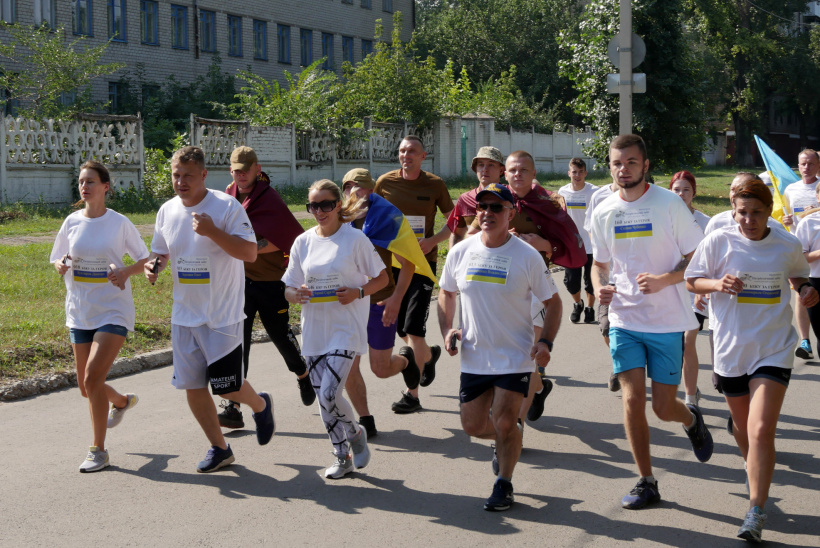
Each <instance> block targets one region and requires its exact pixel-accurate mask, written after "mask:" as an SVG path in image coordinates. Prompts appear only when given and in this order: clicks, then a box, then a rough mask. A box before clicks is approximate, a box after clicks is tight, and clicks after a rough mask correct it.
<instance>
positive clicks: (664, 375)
mask: <svg viewBox="0 0 820 548" xmlns="http://www.w3.org/2000/svg"><path fill="white" fill-rule="evenodd" d="M609 157H610V164H609V167H610V173H611V175H612V180H613V182H614V183H616V184H617V185H618V187H619V189H618V193H617V194H613V195H612V196H610V197H609V198H607V199H606V200H605V201H604V202H603V203H601V204H600V205H599V206H598V207H597V208H596V209H595V213H594V214H593V216H592V220H591V227H592V231H591V233H590V235H591V238H592V248H593V255H594V261H595V262H594V265H593V273H592V282H593V284H594V285H595V292H596V297H597V298H598V300H599V301H600V302H601V304H609V321H610V329H609V343H610V353H611V354H612V364H613V371H614V372H615V373H616V374H618V378H619V380H620V384H621V389H622V391H623V403H624V426H625V429H626V434H627V439H628V440H629V444H630V446H631V449H632V456H633V458H634V459H635V464H636V465H637V468H638V473H639V474H640V479H639V481H638V484H637V485H636V486H635V488H634V489H632V491H631V492H630V493H629V494H628V495H626V496H625V497H624V498H623V500H622V501H621V505H622V506H623V507H624V508H630V509H637V508H643V507H644V506H646V505H647V504H651V503H654V502H658V501H659V500H660V498H661V497H660V493H659V491H658V483H657V481H655V478H654V476H653V475H652V464H651V456H650V451H649V425H648V423H647V420H646V377H647V375H648V376H649V377H650V378H651V379H652V410H653V411H654V412H655V415H656V416H657V417H658V418H659V419H661V420H663V421H667V422H678V423H680V424H681V425H682V426H683V428H684V430H685V431H686V433H687V435H688V436H689V439H690V441H691V442H692V448H693V449H694V451H695V455H696V456H697V458H698V460H700V461H701V462H706V461H708V460H709V458H711V456H712V449H713V443H712V436H711V434H709V430H708V429H707V428H706V425H705V424H704V422H703V417H702V415H701V413H700V410H699V409H698V408H697V407H696V406H694V405H689V406H686V405H684V403H683V402H682V401H681V400H679V399H678V398H677V390H678V385H679V384H680V380H681V368H682V365H683V333H684V332H685V331H686V330H689V329H694V328H696V327H697V326H698V323H697V320H696V319H695V314H694V312H692V308H691V305H690V302H689V296H688V293H687V292H686V289H685V288H684V286H683V283H682V282H683V273H684V270H685V269H686V265H688V264H689V260H690V259H691V258H692V254H693V253H694V251H695V248H696V247H697V245H698V243H700V241H701V240H702V239H703V232H702V231H701V229H700V227H698V225H697V224H696V223H695V220H694V218H693V217H692V214H691V213H689V209H688V208H687V207H686V204H684V202H683V200H681V199H680V198H679V197H678V196H676V195H675V194H673V193H672V192H670V191H668V190H666V189H663V188H659V187H657V186H655V185H650V184H649V183H647V182H646V181H645V179H644V177H645V175H646V172H647V171H648V169H649V160H648V159H647V154H646V145H645V144H644V142H643V139H641V138H640V137H639V136H637V135H620V136H618V137H616V138H615V139H614V140H613V141H612V143H611V145H610V148H609ZM681 257H683V260H681ZM610 264H611V267H610Z"/></svg>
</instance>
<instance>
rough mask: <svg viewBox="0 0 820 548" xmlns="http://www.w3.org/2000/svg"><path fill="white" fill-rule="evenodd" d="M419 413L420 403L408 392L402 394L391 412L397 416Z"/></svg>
mask: <svg viewBox="0 0 820 548" xmlns="http://www.w3.org/2000/svg"><path fill="white" fill-rule="evenodd" d="M416 411H421V401H419V399H418V398H414V397H413V396H411V395H410V393H409V392H402V394H401V399H400V400H399V401H397V402H394V403H393V412H394V413H396V414H398V415H407V414H409V413H415V412H416Z"/></svg>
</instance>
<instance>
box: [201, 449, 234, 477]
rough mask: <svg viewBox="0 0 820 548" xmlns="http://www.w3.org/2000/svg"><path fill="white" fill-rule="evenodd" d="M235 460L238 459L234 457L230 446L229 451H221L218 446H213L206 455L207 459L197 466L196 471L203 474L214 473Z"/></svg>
mask: <svg viewBox="0 0 820 548" xmlns="http://www.w3.org/2000/svg"><path fill="white" fill-rule="evenodd" d="M234 460H236V459H235V458H234V456H233V451H231V446H230V445H229V446H228V448H227V449H221V448H219V447H217V446H216V445H212V446H211V448H210V449H208V452H207V453H206V454H205V459H204V460H201V461H199V464H197V466H196V471H197V472H202V473H206V472H213V471H214V470H219V469H220V468H222V467H223V466H228V465H229V464H231V463H232V462H233V461H234Z"/></svg>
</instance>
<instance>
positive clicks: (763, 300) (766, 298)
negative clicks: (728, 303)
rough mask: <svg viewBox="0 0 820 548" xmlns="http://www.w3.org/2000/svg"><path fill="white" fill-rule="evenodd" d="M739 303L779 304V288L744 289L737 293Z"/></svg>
mask: <svg viewBox="0 0 820 548" xmlns="http://www.w3.org/2000/svg"><path fill="white" fill-rule="evenodd" d="M737 302H738V303H740V304H780V290H779V289H745V290H743V291H741V292H740V293H738V294H737Z"/></svg>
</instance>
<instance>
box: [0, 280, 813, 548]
mask: <svg viewBox="0 0 820 548" xmlns="http://www.w3.org/2000/svg"><path fill="white" fill-rule="evenodd" d="M564 296H565V297H566V294H564ZM567 308H568V306H567ZM434 316H435V315H434V314H431V321H430V326H431V332H433V333H437V332H438V330H437V328H436V327H435V319H434ZM438 338H439V337H438V336H437V335H435V334H434V335H433V339H434V340H438ZM699 349H700V351H701V357H702V358H701V360H702V361H708V355H709V354H708V339H707V337H700V338H699ZM251 356H252V364H251V372H250V381H251V382H252V383H253V385H254V386H255V387H256V388H257V389H264V390H269V391H271V392H272V393H273V395H274V399H275V403H276V420H277V433H276V436H275V437H274V439H273V441H272V442H271V444H270V445H268V446H265V447H260V446H258V445H257V444H256V439H255V436H254V433H253V431H252V430H250V429H248V430H241V431H235V432H232V433H230V434H228V438H229V442H230V443H231V444H232V446H233V449H234V452H235V454H236V456H237V462H236V464H234V465H233V466H231V467H229V468H228V469H226V470H224V471H220V472H218V473H215V474H209V475H205V474H197V473H196V471H195V467H196V463H197V462H198V461H199V460H200V459H201V458H202V456H203V455H204V453H205V450H206V448H207V443H206V441H205V439H204V436H203V435H202V433H201V432H200V430H199V428H198V427H197V425H196V424H195V422H194V419H193V418H192V416H191V414H190V412H189V411H188V408H187V405H186V403H185V397H184V394H183V393H180V392H178V391H176V390H174V389H173V388H172V387H171V385H170V376H171V369H170V368H167V367H166V368H161V369H157V370H152V371H147V372H143V373H140V374H137V375H133V376H130V377H124V378H119V379H116V380H114V381H113V384H114V386H116V387H117V388H118V389H120V390H123V391H126V390H128V391H134V392H137V393H138V394H139V395H140V398H141V401H140V404H139V405H138V406H137V407H136V408H135V409H134V410H132V411H129V413H128V415H127V416H126V417H125V420H124V421H123V423H122V424H121V425H120V426H119V427H117V428H116V429H114V430H111V431H110V432H109V436H108V442H107V443H108V446H109V449H110V453H111V462H112V466H111V467H110V468H109V469H107V470H105V471H103V472H101V473H96V474H88V475H86V474H80V473H78V472H77V466H78V465H79V464H80V462H81V461H82V458H83V457H84V455H85V451H86V447H87V445H88V444H89V442H90V428H89V421H88V413H87V409H86V406H85V404H84V402H83V400H82V399H81V398H80V396H79V391H78V390H77V389H76V388H73V389H66V390H62V391H58V392H54V393H51V394H46V395H43V396H39V397H34V398H30V399H27V400H22V401H18V402H14V403H6V404H0V439H2V440H3V441H4V447H5V451H4V454H5V456H6V460H5V466H3V469H2V471H0V486H2V495H3V496H2V499H1V500H2V501H3V502H2V512H0V545H2V546H23V545H25V546H46V545H48V546H53V545H54V544H55V542H59V543H60V544H61V545H65V546H77V545H84V546H90V545H95V544H103V543H104V544H107V545H114V546H126V545H127V546H160V545H162V546H192V545H197V546H226V545H227V546H246V545H261V544H267V545H281V546H290V545H307V544H310V545H314V546H330V545H339V544H340V543H347V544H348V545H353V546H402V545H407V546H418V545H422V546H448V547H456V546H470V547H474V546H491V545H499V544H500V543H504V544H509V545H514V546H573V547H574V546H606V547H609V546H627V545H629V546H635V545H637V546H658V545H673V546H687V547H689V546H698V547H699V546H710V547H711V546H739V545H741V544H740V543H741V542H742V541H739V540H737V539H734V538H733V537H734V534H735V532H736V531H737V528H738V527H739V526H740V523H741V521H742V517H743V515H744V513H745V510H746V506H747V502H746V493H745V487H744V473H743V465H742V462H741V459H740V457H739V456H738V454H737V449H736V448H735V445H734V441H733V439H731V438H730V436H729V434H728V433H727V432H726V430H725V428H724V426H725V423H726V417H727V416H728V411H727V409H726V405H725V403H724V402H723V401H722V398H721V397H720V396H719V395H718V394H717V393H716V392H714V391H713V390H712V388H711V386H710V375H709V371H708V369H707V368H706V367H705V366H704V367H703V368H702V369H701V379H700V387H701V390H702V391H703V393H704V399H703V401H702V407H703V409H704V412H705V416H706V421H707V424H708V425H709V426H710V427H711V428H712V432H713V436H714V438H715V454H714V456H713V457H712V460H711V461H710V462H709V463H707V464H700V463H698V462H697V461H696V460H695V458H694V456H693V454H692V451H691V448H690V446H689V442H688V439H687V438H686V436H685V435H684V433H683V432H682V431H681V429H680V427H678V426H676V425H675V426H672V425H668V424H665V423H661V422H660V421H658V420H657V419H655V418H654V417H651V418H650V419H649V422H650V426H651V429H652V441H653V456H654V461H653V462H654V466H655V475H656V476H657V477H658V479H659V482H660V491H661V495H662V497H663V501H662V503H661V504H659V505H658V506H657V507H654V508H651V509H647V510H641V511H628V510H623V509H621V508H620V499H621V497H622V496H623V495H624V494H625V493H626V492H627V491H629V489H631V488H632V486H633V485H634V483H635V481H636V477H635V470H634V467H633V464H632V459H631V456H630V453H629V449H628V445H627V442H626V440H625V437H624V432H623V427H622V422H621V401H620V397H619V396H618V395H616V394H612V393H610V392H608V391H607V389H606V380H607V377H608V371H609V359H608V354H607V351H606V349H605V348H604V346H603V344H602V342H601V339H600V336H599V334H598V331H597V326H593V325H572V324H570V323H569V322H568V321H565V323H564V325H563V326H562V330H561V333H560V335H559V337H558V340H557V341H556V348H555V353H554V360H553V362H552V364H551V365H550V367H549V370H548V371H549V373H550V375H551V377H552V378H553V379H554V381H555V385H556V386H555V389H554V391H553V393H552V394H551V395H550V397H549V399H548V400H547V411H546V413H545V417H544V418H542V419H541V420H539V421H538V422H536V423H535V424H531V425H528V426H527V428H526V432H525V436H524V444H525V447H526V448H525V450H524V452H523V455H522V461H521V463H520V464H519V465H518V467H517V468H516V473H515V477H514V484H515V489H516V505H515V507H514V508H513V509H512V510H510V511H509V512H506V513H500V514H491V513H488V512H484V511H483V510H482V505H483V502H484V500H485V499H486V497H487V496H489V494H490V490H491V486H492V482H493V477H492V475H491V472H490V457H491V451H490V448H489V443H488V442H484V441H477V440H471V439H469V438H468V437H467V436H466V435H464V433H463V432H462V431H461V428H460V424H459V419H458V406H457V400H456V393H457V384H458V363H457V361H456V360H455V359H452V358H449V357H444V358H442V361H441V362H440V364H439V367H438V377H437V379H436V381H435V383H434V384H433V385H432V386H430V387H429V388H427V389H422V394H421V401H422V404H423V406H424V408H425V411H424V412H423V413H418V414H415V415H410V416H398V415H394V414H393V413H391V412H390V410H389V409H390V403H391V402H392V401H394V400H396V399H397V398H398V396H399V391H400V389H401V386H402V382H401V377H397V378H393V379H389V380H378V379H376V378H375V377H374V376H373V375H372V374H370V372H369V371H368V372H366V379H367V381H368V388H369V390H370V404H371V410H372V412H373V414H374V415H375V416H376V422H377V426H378V428H379V430H380V432H381V433H380V435H379V436H378V437H377V438H375V439H374V440H372V441H373V443H372V450H373V459H372V461H371V463H370V465H369V466H368V467H367V468H365V469H364V470H362V471H361V472H359V473H356V474H353V475H352V476H348V477H347V478H344V479H342V480H338V481H329V480H325V479H324V478H323V477H322V475H321V472H322V471H323V470H324V468H325V467H327V466H328V465H329V464H330V463H331V460H332V457H331V455H330V444H329V442H328V440H327V436H326V434H325V432H324V429H323V426H322V423H321V421H320V419H319V417H318V413H317V410H316V408H315V407H311V408H305V407H303V406H302V405H301V403H300V401H299V395H298V391H297V388H296V382H295V379H294V378H293V376H292V375H291V374H290V373H288V371H287V369H286V368H285V366H284V363H283V362H282V360H281V358H280V357H279V356H278V354H277V353H276V351H275V349H274V347H273V345H271V344H270V343H266V344H258V345H255V346H254V347H253V350H252V353H251ZM819 390H820V362H809V363H803V362H802V361H801V363H799V364H797V369H796V370H795V372H794V375H793V377H792V386H791V388H790V389H789V392H788V395H787V398H786V402H785V406H784V408H783V415H782V417H781V422H780V430H779V435H778V440H777V444H778V451H779V453H778V465H777V469H776V471H775V476H774V485H773V487H772V491H771V497H772V498H771V499H770V501H769V504H768V506H767V513H768V514H769V521H768V523H767V526H766V530H765V533H764V538H765V539H766V540H768V541H770V542H771V543H782V544H784V545H793V546H820V537H818V534H820V459H818V455H820V418H818V412H817V409H818V406H817V394H818V391H819ZM245 419H246V421H247V422H249V423H251V424H252V419H251V417H250V415H249V413H248V412H247V410H246V411H245Z"/></svg>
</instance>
